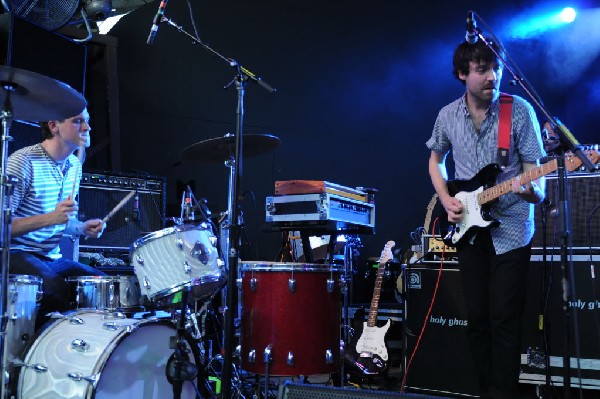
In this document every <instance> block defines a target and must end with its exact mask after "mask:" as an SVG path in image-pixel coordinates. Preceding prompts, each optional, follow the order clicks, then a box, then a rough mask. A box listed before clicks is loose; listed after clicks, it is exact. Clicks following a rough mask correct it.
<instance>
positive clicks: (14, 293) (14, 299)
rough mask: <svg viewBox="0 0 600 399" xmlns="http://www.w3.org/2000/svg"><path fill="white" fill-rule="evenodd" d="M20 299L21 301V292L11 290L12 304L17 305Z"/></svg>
mask: <svg viewBox="0 0 600 399" xmlns="http://www.w3.org/2000/svg"><path fill="white" fill-rule="evenodd" d="M18 299H19V291H17V290H11V291H10V303H12V304H13V305H14V304H15V303H17V300H18Z"/></svg>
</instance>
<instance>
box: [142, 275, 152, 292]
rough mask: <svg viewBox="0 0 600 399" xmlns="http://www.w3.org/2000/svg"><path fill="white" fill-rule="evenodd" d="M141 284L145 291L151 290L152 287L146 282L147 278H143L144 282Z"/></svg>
mask: <svg viewBox="0 0 600 399" xmlns="http://www.w3.org/2000/svg"><path fill="white" fill-rule="evenodd" d="M143 284H144V288H145V289H147V290H149V289H151V288H152V286H151V285H150V281H148V277H147V276H144V282H143Z"/></svg>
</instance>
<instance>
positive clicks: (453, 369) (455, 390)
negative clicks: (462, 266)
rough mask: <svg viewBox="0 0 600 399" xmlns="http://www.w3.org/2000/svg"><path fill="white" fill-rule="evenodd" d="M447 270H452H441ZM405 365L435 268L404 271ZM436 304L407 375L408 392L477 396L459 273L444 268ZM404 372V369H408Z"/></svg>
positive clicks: (422, 318)
mask: <svg viewBox="0 0 600 399" xmlns="http://www.w3.org/2000/svg"><path fill="white" fill-rule="evenodd" d="M446 266H451V265H446ZM405 272H406V273H407V275H406V279H405V280H406V281H405V284H406V300H405V302H404V303H405V325H406V326H405V328H406V331H405V343H406V356H405V359H406V363H407V362H408V360H409V359H410V357H411V355H412V354H413V351H414V348H415V345H416V342H417V338H418V336H419V334H420V332H421V329H422V327H423V324H424V321H425V316H426V315H427V311H428V309H429V306H430V303H431V300H432V297H433V292H434V288H435V285H436V281H437V277H438V273H439V269H438V268H437V267H436V266H434V264H432V265H431V267H429V265H427V264H424V265H423V266H418V267H415V266H413V267H410V268H407V269H406V270H405ZM441 273H442V275H441V277H440V283H439V288H438V292H437V296H436V298H435V303H434V305H433V308H432V310H431V313H430V315H429V318H428V320H427V325H426V327H425V330H424V333H423V336H422V339H421V341H420V343H419V346H418V348H417V350H416V352H415V353H414V357H413V358H412V362H411V363H410V365H406V366H405V370H406V372H407V376H406V387H407V389H408V390H411V391H419V392H430V393H433V392H438V393H451V394H457V395H477V394H478V390H477V384H476V382H475V377H474V375H475V372H474V366H473V362H472V359H471V355H470V351H469V348H468V345H467V337H466V325H467V311H466V306H465V301H464V296H463V292H462V283H461V280H460V275H459V271H458V269H456V268H444V269H443V270H442V272H441ZM407 368H408V369H407Z"/></svg>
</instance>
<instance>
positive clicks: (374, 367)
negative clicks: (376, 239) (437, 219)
mask: <svg viewBox="0 0 600 399" xmlns="http://www.w3.org/2000/svg"><path fill="white" fill-rule="evenodd" d="M394 245H396V243H394V241H388V242H387V244H385V247H384V248H383V251H382V252H381V257H380V258H379V267H378V269H377V278H376V279H375V288H374V290H373V299H372V300H371V309H370V310H369V318H368V320H367V321H365V322H364V323H363V330H362V333H361V335H360V338H359V339H358V341H357V342H356V354H357V356H356V357H355V359H354V364H355V365H356V366H357V367H358V368H359V369H360V370H361V371H362V372H363V373H364V374H371V375H372V374H379V373H381V372H382V371H384V370H385V369H386V368H387V366H388V365H389V356H388V351H387V348H386V346H385V335H386V334H387V331H388V330H389V328H390V325H391V322H392V321H391V320H390V319H388V320H387V322H386V323H385V325H383V326H382V327H377V310H378V308H379V297H380V296H381V283H382V280H383V272H384V269H385V264H386V263H387V262H388V261H389V260H391V259H392V257H393V256H392V248H394Z"/></svg>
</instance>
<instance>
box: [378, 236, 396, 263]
mask: <svg viewBox="0 0 600 399" xmlns="http://www.w3.org/2000/svg"><path fill="white" fill-rule="evenodd" d="M394 246H396V243H395V242H394V241H388V242H387V243H386V244H385V247H383V251H381V256H380V257H379V264H380V265H385V264H386V263H388V262H389V261H390V260H392V259H393V257H394V255H393V254H392V248H394Z"/></svg>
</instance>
